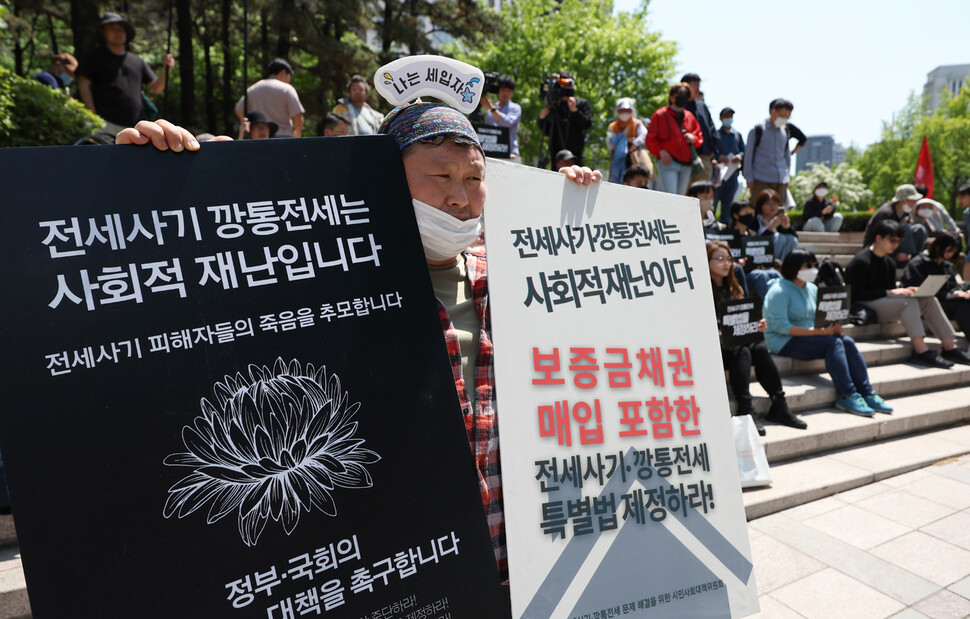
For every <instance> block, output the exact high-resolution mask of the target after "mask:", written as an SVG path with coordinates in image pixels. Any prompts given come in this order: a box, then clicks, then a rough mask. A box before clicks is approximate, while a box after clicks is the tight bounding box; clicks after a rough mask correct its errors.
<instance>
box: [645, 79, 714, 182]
mask: <svg viewBox="0 0 970 619" xmlns="http://www.w3.org/2000/svg"><path fill="white" fill-rule="evenodd" d="M668 99H669V101H670V105H665V106H664V107H662V108H660V109H659V110H657V111H656V112H654V114H653V116H652V117H651V118H650V124H649V125H648V126H647V140H646V147H647V149H648V150H649V151H650V154H651V155H653V156H654V157H656V158H657V159H658V160H659V161H658V163H657V176H658V179H659V181H660V190H661V191H666V192H667V193H676V194H679V195H684V194H686V193H687V184H688V183H689V182H690V173H691V172H690V168H691V164H690V160H691V155H690V147H691V146H692V145H693V146H694V148H700V147H701V145H702V144H703V143H704V135H703V134H702V133H701V126H700V124H699V123H698V122H697V119H696V118H695V117H694V115H693V114H691V113H690V111H689V110H685V109H684V107H685V106H686V105H687V102H688V101H689V100H690V87H689V86H688V85H687V84H684V83H683V82H681V83H679V84H674V85H673V86H671V87H670V94H669V96H668Z"/></svg>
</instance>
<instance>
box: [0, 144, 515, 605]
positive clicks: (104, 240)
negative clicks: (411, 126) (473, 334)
mask: <svg viewBox="0 0 970 619" xmlns="http://www.w3.org/2000/svg"><path fill="white" fill-rule="evenodd" d="M0 168H2V169H3V170H4V171H5V198H6V203H7V205H8V208H7V209H5V212H4V225H3V227H2V231H0V235H2V240H3V245H4V249H5V252H4V257H3V259H2V261H0V269H2V271H0V272H2V277H3V278H4V281H5V282H6V284H7V286H8V287H9V289H10V290H16V295H11V297H10V299H9V300H8V302H7V303H5V304H4V307H3V310H2V314H0V315H2V317H3V320H2V327H0V329H2V338H3V339H2V341H3V352H2V355H0V356H2V368H3V371H4V372H5V378H6V384H7V397H6V398H5V408H4V411H3V414H2V417H0V440H2V453H3V459H4V464H5V467H6V471H7V475H8V482H9V486H10V494H11V499H12V502H13V509H14V513H15V515H16V525H17V536H18V540H19V543H20V549H21V551H22V554H23V565H24V571H25V575H26V579H27V585H28V591H29V595H30V600H31V606H32V610H33V616H34V617H37V618H38V619H44V618H50V617H55V618H60V617H98V618H101V617H125V618H129V617H165V618H170V617H227V618H232V617H294V616H302V615H309V616H314V615H325V616H327V617H345V618H353V619H359V618H360V617H362V616H367V617H371V616H380V617H400V618H402V619H407V618H408V617H418V616H420V617H439V618H440V617H447V616H449V614H450V615H451V616H455V617H475V616H489V617H492V616H497V617H502V616H505V614H506V613H507V611H505V610H504V608H503V607H504V604H503V602H502V599H501V593H500V585H499V582H498V572H497V569H496V564H495V558H494V555H493V551H492V548H491V544H490V539H489V534H488V529H487V525H486V522H485V516H484V511H483V509H482V502H481V497H480V494H479V487H478V478H477V474H476V471H475V466H474V462H473V459H472V455H471V453H470V450H469V446H468V438H467V435H466V430H465V427H464V423H463V421H462V417H461V410H460V408H459V404H458V399H457V395H456V392H455V382H454V378H453V375H452V370H451V365H450V362H449V359H448V357H447V352H446V347H445V344H444V340H443V336H442V329H441V322H440V319H439V315H438V312H437V308H436V304H435V300H434V296H433V292H432V289H431V285H430V280H429V277H428V271H427V267H426V264H425V259H424V254H423V251H422V247H421V242H420V239H419V235H418V232H417V227H416V224H415V220H414V215H413V210H412V205H411V201H410V197H409V192H408V187H407V182H406V179H405V176H404V170H403V167H402V164H401V157H400V153H399V150H398V146H397V143H396V141H395V140H394V139H393V138H390V137H385V136H374V137H371V136H368V137H362V138H338V139H333V138H323V139H302V140H266V141H252V142H248V141H247V142H234V143H207V144H204V145H203V147H202V149H201V150H200V151H199V152H196V153H189V152H183V153H177V154H176V153H171V152H166V153H161V152H158V151H156V150H155V149H154V148H151V147H134V146H124V147H122V146H110V147H99V148H86V149H80V148H78V147H66V148H50V149H39V148H38V149H5V150H3V151H0ZM50 170H61V171H66V172H69V173H70V178H72V179H80V180H79V181H77V182H72V184H71V185H70V187H69V189H70V191H66V190H67V189H68V187H66V186H65V185H62V184H60V183H54V182H50V180H49V173H50ZM377 176H379V178H380V180H379V182H375V177H377ZM82 180H83V182H81V181H82Z"/></svg>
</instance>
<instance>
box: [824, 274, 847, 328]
mask: <svg viewBox="0 0 970 619" xmlns="http://www.w3.org/2000/svg"><path fill="white" fill-rule="evenodd" d="M851 307H852V286H850V285H848V284H844V285H842V286H819V287H818V306H817V307H816V308H815V328H817V329H824V328H825V327H828V326H830V325H835V324H839V325H843V324H845V323H846V322H848V321H849V309H850V308H851Z"/></svg>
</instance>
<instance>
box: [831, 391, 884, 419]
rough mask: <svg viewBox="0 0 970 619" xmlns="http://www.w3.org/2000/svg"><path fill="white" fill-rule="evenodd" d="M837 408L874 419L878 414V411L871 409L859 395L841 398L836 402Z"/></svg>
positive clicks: (854, 394)
mask: <svg viewBox="0 0 970 619" xmlns="http://www.w3.org/2000/svg"><path fill="white" fill-rule="evenodd" d="M835 408H838V409H840V410H844V411H845V412H847V413H852V414H853V415H862V416H863V417H872V416H873V415H875V414H876V411H874V410H872V409H871V408H869V405H868V404H866V401H865V400H864V399H863V397H862V396H861V395H859V394H858V393H853V394H852V395H850V396H849V397H847V398H839V399H838V400H836V401H835Z"/></svg>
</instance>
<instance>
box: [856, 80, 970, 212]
mask: <svg viewBox="0 0 970 619" xmlns="http://www.w3.org/2000/svg"><path fill="white" fill-rule="evenodd" d="M924 106H925V104H924V102H923V101H921V100H920V99H918V98H916V97H915V96H912V95H911V96H910V99H909V101H908V102H907V104H906V107H904V108H903V110H902V111H900V112H899V113H897V114H896V116H895V117H894V118H893V120H892V121H891V122H887V123H883V129H882V137H881V139H880V140H879V141H878V142H876V143H875V144H872V145H871V146H869V148H867V149H866V150H865V151H864V152H863V153H861V154H859V155H858V156H853V157H852V158H851V159H849V163H851V164H852V165H853V166H854V167H856V168H857V169H858V170H859V171H860V172H861V173H862V177H863V180H864V181H865V182H866V183H867V184H868V185H869V188H870V189H871V190H872V192H873V197H874V205H878V204H880V203H882V202H885V201H887V200H889V199H890V198H892V196H893V193H894V192H895V190H896V187H897V186H899V185H901V184H903V183H912V182H913V174H914V172H915V171H916V162H917V160H918V159H919V152H920V147H921V146H922V143H923V136H924V135H925V136H926V138H927V141H928V142H929V146H930V153H931V155H932V157H933V176H934V189H935V191H934V196H933V197H934V199H936V200H938V201H939V202H940V203H942V204H943V205H945V206H947V207H948V208H949V209H950V210H951V212H954V211H955V208H956V190H957V188H958V187H960V185H962V184H964V183H966V182H967V181H968V180H970V85H966V84H965V85H964V86H963V89H962V90H961V91H960V92H959V94H957V96H955V97H954V96H949V95H948V94H946V93H944V96H943V98H942V100H941V103H940V107H939V108H938V109H937V110H936V112H934V113H933V114H932V115H927V114H925V113H924Z"/></svg>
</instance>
